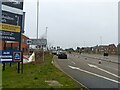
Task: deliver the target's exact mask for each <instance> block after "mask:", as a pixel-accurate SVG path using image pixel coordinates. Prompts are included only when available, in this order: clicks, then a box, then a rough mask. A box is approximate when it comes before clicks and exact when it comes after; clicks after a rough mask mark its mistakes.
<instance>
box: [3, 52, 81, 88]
mask: <svg viewBox="0 0 120 90" xmlns="http://www.w3.org/2000/svg"><path fill="white" fill-rule="evenodd" d="M52 58H53V56H52V55H50V54H47V55H45V60H44V62H43V63H29V64H24V73H23V74H21V73H20V74H18V73H17V64H12V66H11V67H10V66H9V64H7V65H6V70H5V71H3V72H2V86H3V90H4V89H5V88H73V89H74V88H79V90H80V89H81V87H80V85H78V84H77V83H76V82H75V81H73V80H72V79H71V78H69V77H68V76H67V75H65V74H64V73H63V72H61V71H60V70H58V69H57V68H56V67H55V66H54V65H53V64H51V61H52ZM49 80H55V81H58V82H59V83H60V84H61V86H50V85H48V83H47V82H45V81H49Z"/></svg>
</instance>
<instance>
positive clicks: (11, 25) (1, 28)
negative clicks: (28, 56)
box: [0, 0, 24, 73]
mask: <svg viewBox="0 0 120 90" xmlns="http://www.w3.org/2000/svg"><path fill="white" fill-rule="evenodd" d="M1 7H2V8H1V9H0V10H1V11H2V15H1V16H2V17H1V22H0V40H1V41H4V42H6V41H11V42H13V41H14V42H19V51H20V50H21V33H22V27H23V22H24V20H23V0H2V5H1ZM4 47H5V48H6V45H4ZM5 48H4V50H6V49H5ZM4 50H3V51H4ZM8 52H9V51H8ZM11 53H12V51H11ZM14 54H15V57H13V58H12V59H14V61H13V60H12V62H18V73H20V62H22V69H23V58H22V56H20V57H17V56H19V54H20V53H18V51H17V53H14ZM21 55H22V54H21ZM3 56H4V55H3ZM19 58H20V59H21V60H18V59H19ZM16 59H17V60H16ZM3 60H4V59H3ZM6 60H8V59H6ZM6 62H7V61H2V63H3V69H5V64H4V63H6ZM8 62H9V61H8Z"/></svg>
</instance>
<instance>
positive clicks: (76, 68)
mask: <svg viewBox="0 0 120 90" xmlns="http://www.w3.org/2000/svg"><path fill="white" fill-rule="evenodd" d="M68 67H70V68H71V69H74V70H79V71H82V72H85V73H88V74H91V75H94V76H97V77H101V78H103V79H106V80H109V81H112V82H114V83H118V84H120V82H118V81H116V80H113V79H111V78H107V77H105V76H101V75H98V74H95V73H92V72H89V71H86V70H83V69H80V68H78V67H73V66H70V65H68Z"/></svg>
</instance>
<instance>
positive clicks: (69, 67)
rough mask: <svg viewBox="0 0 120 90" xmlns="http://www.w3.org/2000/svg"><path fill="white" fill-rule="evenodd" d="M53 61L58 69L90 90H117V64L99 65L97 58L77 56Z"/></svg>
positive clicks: (103, 62) (71, 55)
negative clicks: (99, 89)
mask: <svg viewBox="0 0 120 90" xmlns="http://www.w3.org/2000/svg"><path fill="white" fill-rule="evenodd" d="M54 59H55V62H56V63H57V64H58V66H59V67H60V69H62V70H63V71H64V72H65V73H67V74H68V75H70V76H71V77H72V78H74V79H75V80H77V81H78V82H80V83H82V84H83V85H85V86H86V87H88V88H89V89H90V90H92V89H94V90H95V89H96V88H97V89H98V88H101V89H102V88H103V89H102V90H105V88H108V89H111V90H118V87H119V85H120V82H119V81H120V77H119V76H118V73H120V70H119V69H118V64H117V63H112V62H107V61H102V62H101V64H99V63H98V62H99V60H98V59H97V58H90V57H87V56H84V55H78V54H68V59H58V58H57V56H56V57H55V58H54ZM113 88H114V89H113Z"/></svg>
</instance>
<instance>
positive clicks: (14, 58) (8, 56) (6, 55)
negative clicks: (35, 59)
mask: <svg viewBox="0 0 120 90" xmlns="http://www.w3.org/2000/svg"><path fill="white" fill-rule="evenodd" d="M21 58H22V51H19V50H0V62H21Z"/></svg>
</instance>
